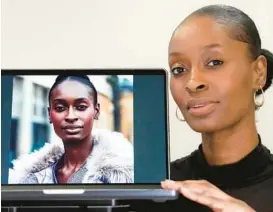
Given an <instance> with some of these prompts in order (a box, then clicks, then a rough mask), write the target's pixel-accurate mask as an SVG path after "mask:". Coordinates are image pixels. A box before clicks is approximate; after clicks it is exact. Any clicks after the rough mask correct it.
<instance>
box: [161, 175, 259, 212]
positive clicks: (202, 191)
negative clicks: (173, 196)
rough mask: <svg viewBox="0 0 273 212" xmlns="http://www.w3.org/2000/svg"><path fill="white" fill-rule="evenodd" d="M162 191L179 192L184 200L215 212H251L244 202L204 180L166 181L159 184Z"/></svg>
mask: <svg viewBox="0 0 273 212" xmlns="http://www.w3.org/2000/svg"><path fill="white" fill-rule="evenodd" d="M161 185H162V188H164V189H173V190H177V191H179V192H180V193H181V194H182V195H183V196H185V197H186V198H188V199H190V200H192V201H194V202H197V203H199V204H202V205H206V206H207V207H209V208H211V209H212V210H213V211H215V212H220V211H221V212H241V211H245V212H253V211H254V210H253V209H252V208H250V207H249V206H248V205H247V204H246V203H245V202H243V201H241V200H237V199H235V198H233V197H231V196H229V195H228V194H226V193H224V192H223V191H221V190H220V189H219V188H217V187H216V186H214V185H212V184H211V183H209V182H208V181H205V180H187V181H182V182H175V181H171V180H166V181H164V182H162V183H161Z"/></svg>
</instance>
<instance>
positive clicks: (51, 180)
mask: <svg viewBox="0 0 273 212" xmlns="http://www.w3.org/2000/svg"><path fill="white" fill-rule="evenodd" d="M92 136H93V146H92V151H91V153H90V155H89V157H88V158H87V161H86V163H85V165H84V166H83V167H82V168H80V170H78V171H77V172H76V173H77V177H75V178H74V179H73V177H72V179H73V180H72V182H69V183H133V181H134V154H133V146H132V144H131V143H130V142H129V141H128V140H127V139H126V138H125V137H124V136H123V135H122V134H121V133H118V132H111V131H108V130H102V129H97V130H93V132H92ZM63 154H64V147H63V143H62V141H55V142H52V143H46V144H45V145H44V147H42V148H41V149H39V150H38V151H36V152H33V153H30V154H27V155H23V156H21V157H19V158H18V159H16V160H14V161H13V168H12V169H10V170H9V184H55V183H57V182H56V177H55V174H54V173H55V164H56V163H57V162H58V161H59V160H60V158H61V157H62V156H63ZM74 175H76V174H74Z"/></svg>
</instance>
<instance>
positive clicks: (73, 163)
mask: <svg viewBox="0 0 273 212" xmlns="http://www.w3.org/2000/svg"><path fill="white" fill-rule="evenodd" d="M92 143H93V142H92V136H91V134H90V136H87V137H86V138H85V139H84V140H82V141H78V143H77V144H75V143H74V144H67V145H66V144H65V142H64V144H65V145H64V149H65V154H64V157H63V168H64V167H65V168H68V169H69V168H80V167H81V166H82V165H83V164H84V163H85V161H86V159H87V158H88V156H89V155H90V152H91V150H92Z"/></svg>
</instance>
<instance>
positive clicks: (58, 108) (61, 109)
mask: <svg viewBox="0 0 273 212" xmlns="http://www.w3.org/2000/svg"><path fill="white" fill-rule="evenodd" d="M55 110H56V111H57V112H62V111H64V110H65V107H63V106H56V107H55Z"/></svg>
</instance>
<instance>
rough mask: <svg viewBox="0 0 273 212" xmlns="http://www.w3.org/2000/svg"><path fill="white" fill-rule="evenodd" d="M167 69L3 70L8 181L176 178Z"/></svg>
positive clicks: (95, 181) (5, 172)
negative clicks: (171, 170) (171, 157)
mask: <svg viewBox="0 0 273 212" xmlns="http://www.w3.org/2000/svg"><path fill="white" fill-rule="evenodd" d="M166 78H167V76H166V72H165V70H2V78H1V92H2V93H1V95H2V96H1V105H2V109H1V110H2V111H1V113H2V119H1V130H2V134H1V146H2V149H1V157H2V158H1V159H2V162H1V169H2V170H1V171H2V175H1V182H2V185H7V184H9V185H18V184H28V185H37V184H159V183H160V182H161V181H162V180H164V179H166V178H168V176H169V168H168V162H169V161H168V159H169V156H168V148H169V146H168V123H167V92H166V80H167V79H166Z"/></svg>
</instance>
